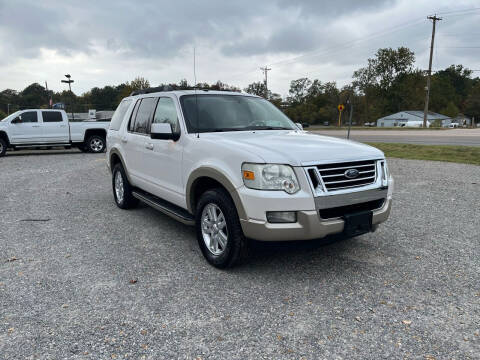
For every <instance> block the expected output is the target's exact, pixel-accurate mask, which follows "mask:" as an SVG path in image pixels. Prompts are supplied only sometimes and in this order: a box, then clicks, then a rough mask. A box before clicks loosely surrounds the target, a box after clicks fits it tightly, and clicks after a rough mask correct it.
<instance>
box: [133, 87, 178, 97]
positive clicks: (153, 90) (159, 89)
mask: <svg viewBox="0 0 480 360" xmlns="http://www.w3.org/2000/svg"><path fill="white" fill-rule="evenodd" d="M163 91H173V87H171V86H170V85H164V86H158V87H153V88H148V89H142V90H135V91H132V93H131V94H130V96H135V95H141V94H151V93H156V92H163Z"/></svg>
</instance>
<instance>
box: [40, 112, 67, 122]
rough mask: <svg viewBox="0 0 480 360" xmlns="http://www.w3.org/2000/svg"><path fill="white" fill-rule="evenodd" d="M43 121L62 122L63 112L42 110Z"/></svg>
mask: <svg viewBox="0 0 480 360" xmlns="http://www.w3.org/2000/svg"><path fill="white" fill-rule="evenodd" d="M42 118H43V122H62V121H63V119H62V113H61V112H59V111H42Z"/></svg>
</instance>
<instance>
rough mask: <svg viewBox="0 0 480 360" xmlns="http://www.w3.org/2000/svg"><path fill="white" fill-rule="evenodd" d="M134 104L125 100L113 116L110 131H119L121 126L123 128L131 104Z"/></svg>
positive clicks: (129, 100)
mask: <svg viewBox="0 0 480 360" xmlns="http://www.w3.org/2000/svg"><path fill="white" fill-rule="evenodd" d="M131 103H132V100H131V99H128V100H123V101H122V102H121V103H120V105H118V107H117V110H115V113H114V114H113V116H112V121H111V122H110V130H115V131H118V130H119V129H120V126H122V122H123V119H124V118H125V114H126V113H127V110H128V108H129V107H130V104H131Z"/></svg>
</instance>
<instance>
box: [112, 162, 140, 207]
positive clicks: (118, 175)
mask: <svg viewBox="0 0 480 360" xmlns="http://www.w3.org/2000/svg"><path fill="white" fill-rule="evenodd" d="M112 189H113V198H114V199H115V203H116V204H117V206H118V207H119V208H120V209H125V210H126V209H132V208H134V207H135V206H137V205H138V202H139V200H138V199H137V198H135V197H134V196H133V195H132V186H131V185H130V183H129V182H128V178H127V175H126V174H125V170H124V169H123V166H122V164H117V165H115V166H114V167H113V171H112Z"/></svg>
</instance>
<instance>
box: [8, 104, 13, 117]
mask: <svg viewBox="0 0 480 360" xmlns="http://www.w3.org/2000/svg"><path fill="white" fill-rule="evenodd" d="M10 105H12V104H7V112H8V114H7V116H8V115H10Z"/></svg>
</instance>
